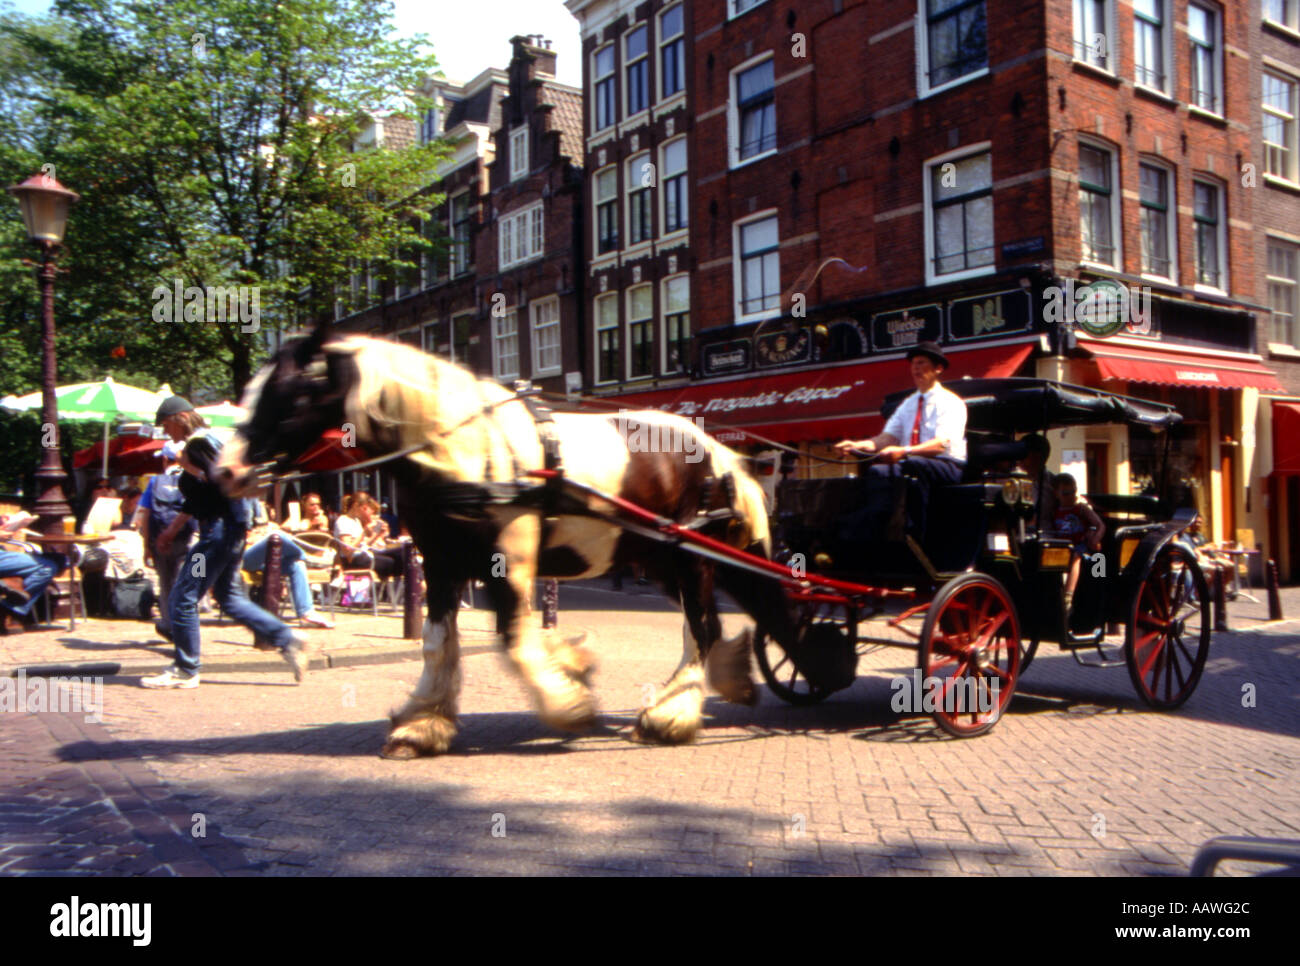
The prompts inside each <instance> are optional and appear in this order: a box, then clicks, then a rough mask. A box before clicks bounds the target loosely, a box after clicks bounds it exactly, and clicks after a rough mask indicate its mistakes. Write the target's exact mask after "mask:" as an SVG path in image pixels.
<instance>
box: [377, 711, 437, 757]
mask: <svg viewBox="0 0 1300 966" xmlns="http://www.w3.org/2000/svg"><path fill="white" fill-rule="evenodd" d="M455 737H456V724H455V722H453V721H451V720H449V719H447V718H444V717H442V716H441V715H434V716H433V717H429V718H416V719H414V720H411V721H406V722H403V723H402V724H397V723H396V722H394V727H393V730H392V731H391V732H389V735H388V740H387V741H385V742H384V749H383V751H381V752H380V753H379V754H380V757H381V758H388V759H392V760H394V761H409V760H410V759H412V758H422V757H425V756H427V755H441V754H445V753H446V752H447V751H448V750H449V749H450V748H451V741H452V739H453V738H455Z"/></svg>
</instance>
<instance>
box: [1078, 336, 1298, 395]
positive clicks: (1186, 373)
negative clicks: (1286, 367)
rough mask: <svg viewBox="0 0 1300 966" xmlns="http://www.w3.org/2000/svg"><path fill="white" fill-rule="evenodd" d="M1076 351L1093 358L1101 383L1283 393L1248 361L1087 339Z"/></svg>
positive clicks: (1266, 372)
mask: <svg viewBox="0 0 1300 966" xmlns="http://www.w3.org/2000/svg"><path fill="white" fill-rule="evenodd" d="M1079 348H1081V349H1086V350H1088V352H1089V353H1091V354H1092V356H1093V358H1094V360H1095V361H1096V363H1097V368H1098V369H1100V370H1101V377H1102V379H1120V380H1123V381H1125V382H1146V383H1154V384H1155V385H1158V386H1200V387H1202V388H1205V389H1263V390H1264V391H1266V392H1281V391H1282V386H1281V385H1280V384H1279V383H1278V381H1277V373H1275V372H1274V371H1273V370H1272V369H1268V368H1266V367H1265V366H1264V365H1262V364H1261V363H1258V362H1252V361H1251V360H1249V359H1235V358H1223V357H1221V356H1212V355H1203V354H1201V353H1199V352H1170V351H1169V350H1167V349H1145V348H1137V347H1136V346H1128V345H1114V344H1110V343H1106V342H1091V341H1088V340H1086V339H1080V340H1079Z"/></svg>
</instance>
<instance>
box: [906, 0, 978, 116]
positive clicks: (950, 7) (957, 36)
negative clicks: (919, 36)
mask: <svg viewBox="0 0 1300 966" xmlns="http://www.w3.org/2000/svg"><path fill="white" fill-rule="evenodd" d="M923 2H924V4H925V5H924V7H923V13H924V17H925V38H924V46H923V49H924V51H925V54H926V57H925V64H924V66H923V68H922V69H923V72H924V80H925V84H924V85H922V86H923V87H924V88H925V89H926V91H929V90H933V89H934V88H936V87H942V86H943V85H944V84H949V83H952V82H953V81H955V80H958V79H960V78H962V77H965V76H966V75H967V74H973V73H974V72H975V71H978V70H983V69H984V68H986V67H987V66H988V40H987V36H986V34H987V31H986V29H985V19H984V0H923ZM924 92H925V91H923V93H924Z"/></svg>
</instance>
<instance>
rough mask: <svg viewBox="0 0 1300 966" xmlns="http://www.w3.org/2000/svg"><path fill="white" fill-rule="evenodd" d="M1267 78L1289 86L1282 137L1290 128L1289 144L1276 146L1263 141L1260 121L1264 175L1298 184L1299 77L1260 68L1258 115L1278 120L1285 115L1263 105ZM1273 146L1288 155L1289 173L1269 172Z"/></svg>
mask: <svg viewBox="0 0 1300 966" xmlns="http://www.w3.org/2000/svg"><path fill="white" fill-rule="evenodd" d="M1267 77H1273V78H1275V79H1277V80H1280V81H1281V82H1282V83H1283V84H1287V85H1289V86H1290V88H1291V105H1290V110H1291V114H1290V120H1289V122H1288V121H1287V120H1285V119H1284V120H1283V122H1282V123H1283V131H1284V134H1283V136H1284V137H1286V133H1285V131H1286V127H1287V126H1288V125H1289V127H1290V137H1289V139H1288V140H1289V143H1287V144H1282V145H1278V144H1277V142H1275V141H1267V140H1264V134H1263V123H1262V119H1261V124H1260V142H1261V144H1262V146H1263V148H1264V174H1265V175H1266V176H1267V177H1270V178H1278V179H1279V180H1281V181H1286V182H1289V183H1291V184H1300V77H1297V76H1296V75H1294V74H1288V73H1286V72H1285V71H1282V70H1278V69H1277V68H1275V67H1271V66H1266V67H1264V68H1262V70H1261V72H1260V92H1259V94H1260V96H1259V109H1260V114H1261V115H1265V116H1270V117H1279V118H1285V115H1283V114H1282V113H1281V112H1280V111H1279V110H1278V109H1277V108H1274V107H1269V106H1268V105H1267V104H1265V103H1264V79H1265V78H1267ZM1274 146H1276V147H1279V148H1281V149H1282V150H1284V151H1286V152H1287V154H1288V155H1289V162H1290V163H1289V165H1288V167H1289V168H1290V171H1289V172H1288V173H1286V174H1278V173H1277V172H1275V171H1271V170H1270V167H1271V164H1270V157H1271V153H1272V150H1273V148H1274Z"/></svg>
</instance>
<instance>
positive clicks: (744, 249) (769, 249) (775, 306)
mask: <svg viewBox="0 0 1300 966" xmlns="http://www.w3.org/2000/svg"><path fill="white" fill-rule="evenodd" d="M736 233H737V236H738V244H737V245H736V250H737V251H739V252H740V260H739V263H738V265H737V270H738V273H739V280H738V284H737V292H738V293H739V297H738V299H737V301H738V303H739V304H738V305H737V309H738V312H737V315H739V316H742V317H743V316H752V315H758V314H762V313H772V314H774V313H776V312H779V311H780V309H781V255H780V252H779V251H778V250H777V249H778V234H777V220H776V215H775V214H772V215H768V216H767V217H764V218H760V219H758V220H757V221H750V222H746V223H744V224H741V225H737V226H736Z"/></svg>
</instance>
